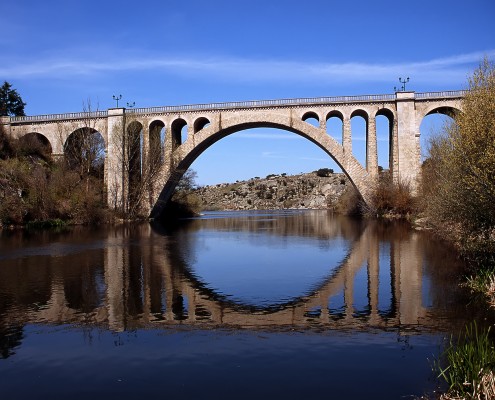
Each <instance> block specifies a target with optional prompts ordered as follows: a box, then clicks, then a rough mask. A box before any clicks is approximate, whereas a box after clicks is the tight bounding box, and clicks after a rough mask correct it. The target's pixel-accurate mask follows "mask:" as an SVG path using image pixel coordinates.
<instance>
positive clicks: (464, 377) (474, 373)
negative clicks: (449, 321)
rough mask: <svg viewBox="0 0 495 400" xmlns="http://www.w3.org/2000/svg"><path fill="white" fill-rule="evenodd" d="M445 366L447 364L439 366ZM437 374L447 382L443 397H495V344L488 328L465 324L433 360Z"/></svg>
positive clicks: (474, 323)
mask: <svg viewBox="0 0 495 400" xmlns="http://www.w3.org/2000/svg"><path fill="white" fill-rule="evenodd" d="M442 365H446V366H442ZM435 366H436V369H437V370H438V371H439V377H441V378H443V379H444V380H445V381H446V382H447V384H448V385H449V391H448V393H447V394H446V395H445V396H444V397H443V398H445V399H449V398H451V399H453V398H462V399H495V374H494V371H495V347H494V343H493V341H492V339H491V338H490V328H488V329H478V326H477V324H476V321H475V322H473V323H471V324H469V325H467V326H466V329H465V331H464V332H463V333H461V334H460V335H459V336H458V337H457V339H456V340H454V338H453V337H452V336H451V338H450V343H449V345H448V346H447V349H446V350H445V352H444V353H443V355H442V357H441V360H440V361H438V362H437V363H436V365H435Z"/></svg>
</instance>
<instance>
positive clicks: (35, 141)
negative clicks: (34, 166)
mask: <svg viewBox="0 0 495 400" xmlns="http://www.w3.org/2000/svg"><path fill="white" fill-rule="evenodd" d="M19 144H20V145H21V148H22V150H23V151H24V152H27V153H30V154H33V153H34V154H38V155H39V156H41V157H43V158H44V159H48V158H49V157H50V156H51V154H52V144H51V143H50V141H49V140H48V138H47V137H46V136H45V135H42V134H41V133H38V132H30V133H27V134H26V135H23V136H21V137H20V138H19Z"/></svg>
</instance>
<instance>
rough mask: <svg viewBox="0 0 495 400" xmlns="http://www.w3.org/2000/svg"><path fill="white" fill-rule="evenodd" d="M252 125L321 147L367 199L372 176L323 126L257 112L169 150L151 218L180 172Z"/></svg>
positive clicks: (207, 130)
mask: <svg viewBox="0 0 495 400" xmlns="http://www.w3.org/2000/svg"><path fill="white" fill-rule="evenodd" d="M252 128H275V129H281V130H285V131H288V132H292V133H294V134H297V135H299V136H301V137H303V138H305V139H307V140H309V141H310V142H312V143H314V144H315V145H317V146H318V147H320V148H321V149H322V150H323V151H324V152H325V153H327V154H328V155H329V156H330V157H331V158H332V159H333V160H334V161H335V162H336V163H337V165H338V166H339V167H340V168H341V169H342V171H343V172H344V173H345V174H346V175H347V177H348V178H349V180H350V182H351V183H352V184H353V186H354V187H355V188H356V189H357V191H358V193H359V194H360V195H361V197H362V198H363V200H364V201H365V202H366V201H367V200H368V198H369V193H370V189H371V186H372V185H371V184H370V183H371V179H370V177H369V175H368V172H367V171H366V169H365V168H363V167H362V166H361V164H360V163H359V162H358V161H357V160H356V158H355V157H354V156H353V155H351V154H344V149H343V147H342V145H340V143H338V142H337V141H336V140H335V139H334V138H332V137H330V136H329V135H328V134H327V133H326V131H325V130H324V129H321V128H319V127H314V126H312V125H310V124H308V123H306V122H304V121H301V120H298V119H295V118H294V119H293V118H291V119H290V121H287V118H283V116H280V115H277V114H268V116H266V115H265V117H264V118H260V117H259V116H258V115H252V116H250V118H249V120H247V121H245V122H243V121H241V122H239V121H238V120H236V118H235V117H233V118H231V119H230V120H222V126H221V127H218V125H214V126H212V125H210V126H208V127H205V128H204V129H202V130H201V131H200V132H198V134H197V135H196V136H195V138H194V139H195V140H194V141H188V142H186V143H183V144H182V145H181V146H179V147H178V148H176V149H175V151H173V153H172V158H173V160H174V163H175V165H174V168H173V169H172V170H171V171H170V175H169V176H168V179H167V180H166V183H165V185H164V187H163V189H162V191H161V193H160V195H159V197H158V200H157V202H156V203H155V205H154V207H153V209H152V210H151V213H150V216H151V218H159V217H160V216H161V215H162V212H163V209H164V207H165V205H166V204H167V202H168V200H169V199H170V198H171V197H172V194H173V192H174V189H175V187H176V186H177V184H178V182H179V181H180V179H181V177H182V175H184V173H185V172H186V171H187V169H188V168H189V167H190V166H191V164H192V163H193V162H194V161H195V160H196V159H197V158H198V157H199V156H200V155H201V154H202V153H203V152H204V151H205V150H206V149H208V148H209V147H210V146H212V145H213V144H214V143H216V142H218V141H219V140H221V139H223V138H225V137H227V136H229V135H231V134H233V133H236V132H239V131H242V130H246V129H252Z"/></svg>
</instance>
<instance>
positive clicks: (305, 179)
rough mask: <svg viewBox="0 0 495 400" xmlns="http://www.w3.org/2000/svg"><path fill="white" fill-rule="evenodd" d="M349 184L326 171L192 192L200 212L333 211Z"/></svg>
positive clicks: (276, 177)
mask: <svg viewBox="0 0 495 400" xmlns="http://www.w3.org/2000/svg"><path fill="white" fill-rule="evenodd" d="M349 184H350V183H349V181H348V179H347V178H346V176H345V175H344V174H342V173H333V172H332V171H331V170H328V169H321V170H318V171H315V172H311V173H307V174H300V175H289V176H288V175H286V174H281V175H268V176H267V177H266V178H264V179H263V178H258V177H257V178H253V179H250V180H248V181H237V182H236V183H222V184H218V185H212V186H204V187H201V188H199V189H196V190H195V194H196V195H197V196H198V197H199V198H200V199H201V207H202V208H203V209H204V210H263V209H282V208H309V209H326V208H333V206H334V205H335V204H336V202H337V200H338V199H339V197H340V196H341V195H342V193H343V192H344V189H345V188H346V186H347V185H349Z"/></svg>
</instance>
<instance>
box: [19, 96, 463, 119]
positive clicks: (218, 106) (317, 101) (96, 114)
mask: <svg viewBox="0 0 495 400" xmlns="http://www.w3.org/2000/svg"><path fill="white" fill-rule="evenodd" d="M465 93H466V91H465V90H449V91H443V92H423V93H414V98H415V99H416V100H438V99H450V98H460V97H463V96H464V95H465ZM396 99H397V96H396V94H369V95H359V96H334V97H308V98H295V99H276V100H250V101H236V102H225V103H209V104H186V105H178V106H161V107H145V108H129V109H126V113H127V114H164V113H165V114H166V113H178V112H187V111H212V110H233V109H249V108H264V107H287V106H289V107H297V106H306V105H326V104H343V103H345V104H349V103H350V104H356V103H373V102H393V101H395V100H396ZM107 116H108V111H92V112H76V113H65V114H44V115H31V116H22V117H10V122H11V123H32V122H48V121H66V120H75V119H83V118H106V117H107Z"/></svg>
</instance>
